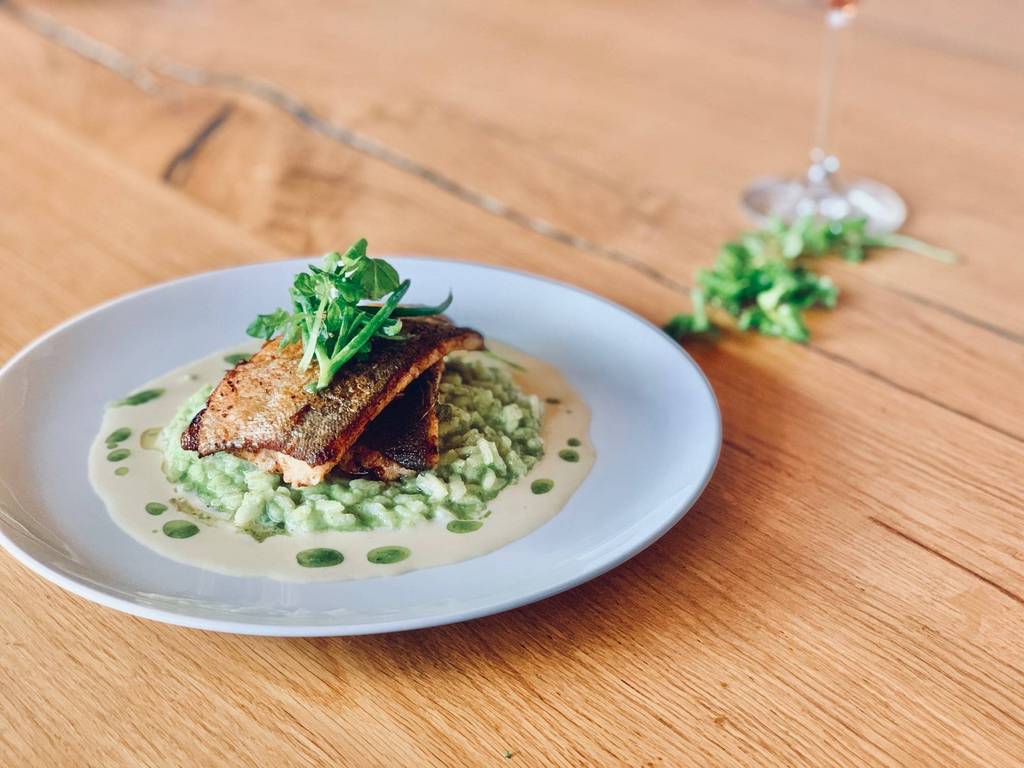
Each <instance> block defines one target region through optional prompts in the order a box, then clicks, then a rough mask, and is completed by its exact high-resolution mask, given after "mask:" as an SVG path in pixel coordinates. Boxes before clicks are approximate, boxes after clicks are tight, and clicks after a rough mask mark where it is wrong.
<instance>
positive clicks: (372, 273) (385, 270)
mask: <svg viewBox="0 0 1024 768" xmlns="http://www.w3.org/2000/svg"><path fill="white" fill-rule="evenodd" d="M359 280H360V284H361V285H362V286H363V293H365V294H366V298H368V299H374V300H376V299H381V298H383V297H384V296H387V295H388V294H389V293H391V292H392V291H394V290H395V289H397V288H398V285H399V283H401V282H402V281H401V279H400V278H399V277H398V270H396V269H395V268H394V267H392V266H391V265H390V264H388V263H387V262H386V261H384V260H383V259H367V260H366V261H365V262H363V266H362V268H361V269H360V272H359Z"/></svg>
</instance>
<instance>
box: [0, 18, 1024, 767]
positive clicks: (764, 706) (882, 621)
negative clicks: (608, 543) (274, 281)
mask: <svg viewBox="0 0 1024 768" xmlns="http://www.w3.org/2000/svg"><path fill="white" fill-rule="evenodd" d="M819 25H820V13H819V12H818V11H816V10H815V9H813V8H811V7H809V6H807V5H806V4H803V3H794V2H778V1H775V0H757V1H755V0H729V1H728V2H711V1H710V0H708V1H707V2H697V1H696V0H675V1H674V2H669V0H662V1H660V2H659V1H658V0H635V1H634V2H629V3H625V2H613V1H612V0H587V1H583V0H551V1H550V2H548V3H546V4H544V5H543V6H533V5H530V4H525V3H512V2H506V3H479V2H470V1H469V0H444V2H422V1H421V2H404V3H379V2H371V1H370V0H350V1H349V2H344V3H339V2H335V3H328V2H305V3H296V4H283V3H271V2H247V3H237V2H236V3H228V2H203V3H199V2H192V3H183V2H173V3H172V2H166V1H165V2H149V3H96V2H93V3H83V2H70V1H69V0H63V1H61V0H46V1H45V2H27V1H26V2H18V3H13V2H0V64H2V69H0V71H2V73H3V74H2V76H0V96H2V98H3V104H4V107H3V112H2V118H0V206H2V208H0V210H2V211H3V213H2V215H0V269H2V274H3V277H2V279H0V307H2V308H0V313H2V314H0V317H2V320H3V322H2V323H0V356H2V358H4V359H6V358H7V357H9V356H10V355H12V354H13V353H14V352H15V351H16V350H17V349H18V348H20V347H21V346H22V345H24V344H25V343H27V342H28V341H30V340H31V339H32V338H33V337H35V336H36V335H38V334H39V333H41V332H43V331H44V330H46V329H47V328H49V327H51V326H53V325H54V324H56V323H58V322H59V321H61V320H63V319H64V318H66V317H68V316H69V315H72V314H73V313H76V312H79V311H81V310H83V309H86V308H88V307H90V306H92V305H94V304H96V303H97V302H100V301H104V300H106V299H109V298H111V297H113V296H116V295H118V294H120V293H122V292H124V291H128V290H132V289H136V288H139V287H142V286H145V285H148V284H151V283H155V282H157V281H161V280H166V279H168V278H172V277H176V276H179V275H183V274H188V273H192V272H196V271H200V270H206V269H211V268H214V267H223V266H228V265H232V264H241V263H246V262H252V261H257V260H265V259H275V258H282V257H285V256H290V255H294V254H300V253H301V254H305V253H311V252H319V251H324V250H328V249H332V248H335V247H337V246H339V245H343V244H345V243H348V242H350V241H351V240H353V239H354V238H355V237H358V236H362V235H365V236H366V237H368V238H369V240H370V242H371V244H372V246H373V248H375V249H376V250H377V251H378V252H385V251H394V250H401V251H419V252H426V253H434V254H439V255H443V256H447V257H451V258H456V259H474V260H479V261H486V262H493V263H500V264H508V265H513V266H516V267H522V268H526V269H530V270H533V271H536V272H540V273H543V274H547V275H551V276H554V277H556V278H561V279H564V280H568V281H571V282H574V283H577V284H579V285H581V286H583V287H585V288H588V289H591V290H594V291H597V292H599V293H602V294H604V295H606V296H608V297H610V298H612V299H614V300H616V301H619V302H621V303H623V304H625V305H626V306H628V307H631V308H632V309H635V310H637V311H639V312H641V313H642V314H644V315H645V316H647V317H649V318H650V319H652V320H654V321H657V322H661V321H663V320H664V319H665V318H666V317H667V316H668V315H669V314H671V313H672V312H673V311H676V310H679V309H683V308H685V307H686V304H687V300H686V298H685V290H686V286H687V285H689V284H690V283H691V281H692V278H693V273H694V271H695V269H696V268H697V267H698V266H700V265H705V264H707V263H708V262H709V261H710V260H711V259H712V258H713V255H714V252H715V249H716V247H717V245H718V244H719V243H720V242H722V241H723V240H725V239H726V238H728V237H730V236H731V235H733V234H735V233H736V232H737V230H738V229H739V228H740V227H741V225H742V222H741V220H740V218H739V214H738V212H737V208H736V201H737V195H738V192H739V190H740V189H741V187H742V186H743V184H744V183H745V182H746V181H747V180H748V179H749V178H750V177H752V176H755V175H757V174H760V173H764V172H779V171H786V170H796V169H798V168H799V167H800V165H801V164H802V162H803V160H804V156H805V155H804V152H805V149H806V147H807V144H808V141H809V138H808V134H809V123H810V115H811V112H812V109H813V103H814V92H815V86H816V72H817V60H818V58H819V55H820V50H819V49H820V27H819ZM1022 28H1024V11H1022V7H1021V6H1020V4H1017V3H1007V2H1003V1H1002V0H978V2H975V3H971V4H965V3H956V2H953V0H945V1H944V2H926V0H886V2H877V3H866V4H865V7H864V10H863V14H862V19H861V20H860V21H859V23H858V25H857V29H856V31H855V33H854V34H853V37H852V39H851V40H850V41H849V44H848V46H847V48H846V50H845V52H844V55H845V60H846V62H847V63H848V66H846V67H845V68H844V70H843V72H842V73H841V75H840V85H841V88H840V102H839V106H838V108H837V112H838V114H837V124H838V128H837V132H836V138H837V143H838V149H839V152H840V155H841V156H842V157H843V158H844V160H845V161H846V163H847V166H848V167H849V168H850V169H851V171H853V172H856V171H863V172H866V173H870V174H872V175H876V176H878V177H880V178H882V179H884V180H886V181H888V182H889V183H891V184H893V185H894V186H895V187H897V188H898V189H899V190H900V191H901V192H902V193H903V194H904V195H905V196H906V198H907V199H908V200H909V202H910V205H911V207H912V217H911V219H910V222H909V227H908V230H907V231H908V232H910V233H912V234H916V235H919V236H921V237H924V238H926V239H928V240H930V241H933V242H936V243H940V244H942V245H945V246H947V247H950V248H952V249H955V250H957V251H959V252H960V253H962V254H963V255H964V257H965V259H964V261H963V262H962V263H961V264H959V265H957V266H953V267H949V266H943V265H938V264H935V263H932V262H930V261H928V260H925V259H922V258H920V257H916V256H913V255H910V254H905V253H900V252H887V253H881V254H877V256H876V257H874V258H872V259H871V260H870V261H869V262H868V263H865V264H863V265H859V266H849V265H843V264H832V265H830V266H829V272H830V274H832V275H833V276H834V277H835V279H836V280H837V281H838V282H839V283H840V285H841V287H842V291H843V294H842V300H841V305H840V307H839V309H837V311H835V312H833V313H818V314H815V315H814V316H813V318H812V331H813V343H812V344H810V345H808V346H805V347H802V346H797V345H792V344H788V343H785V342H780V341H773V340H769V339H764V338H751V337H745V336H738V335H735V334H730V335H727V336H726V337H725V338H724V339H723V340H722V341H721V343H719V344H717V345H714V346H711V345H701V344H695V345H693V346H692V347H691V352H692V354H693V355H694V356H695V358H696V359H697V361H698V362H699V363H700V365H701V366H702V367H703V368H704V370H705V371H706V372H707V375H708V376H709V378H710V379H711V381H712V383H713V385H714V387H715V390H716V391H717V393H718V396H719V399H720V402H721V406H722V410H723V415H724V424H725V436H726V439H725V447H724V450H723V454H722V459H721V463H720V465H719V467H718V471H717V473H716V475H715V477H714V480H713V481H712V483H711V485H710V487H709V488H708V489H707V491H706V493H705V494H704V496H703V498H702V499H701V500H700V502H699V503H698V504H697V506H696V507H695V508H694V509H693V510H692V511H691V512H690V514H689V515H688V516H687V517H686V518H685V520H684V521H683V522H682V523H681V524H679V525H678V526H676V528H675V529H673V530H672V531H671V532H670V533H669V534H668V535H666V536H665V537H664V538H663V539H662V540H661V541H659V542H658V543H657V544H656V545H654V546H653V547H652V548H651V549H650V550H648V551H647V552H645V553H643V554H642V555H640V556H638V557H637V558H635V559H634V560H633V561H631V562H630V563H628V564H627V565H624V566H623V567H621V568H619V569H617V570H616V571H614V572H613V573H610V574H608V575H606V576H604V577H602V578H600V579H597V580H596V581H594V582H592V583H590V584H587V585H585V586H583V587H580V588H578V589H575V590H573V591H572V592H569V593H567V594H564V595H561V596H559V597H556V598H552V599H550V600H547V601H545V602H543V603H540V604H538V605H534V606H530V607H527V608H523V609H520V610H517V611H513V612H511V613H507V614H505V615H501V616H495V617H491V618H488V619H483V620H479V621H475V622H471V623H468V624H462V625H457V626H451V627H446V628H442V629H435V630H425V631H418V632H410V633H406V634H399V635H393V636H382V637H365V638H351V639H344V638H342V639H329V640H275V639H257V638H249V637H232V636H218V635H212V634H205V633H202V632H197V631H191V630H186V629H179V628H175V627H170V626H163V625H159V624H155V623H151V622H146V621H142V620H140V619H136V618H132V617H129V616H124V615H121V614H118V613H115V612H113V611H110V610H107V609H104V608H100V607H98V606H95V605H92V604H90V603H87V602H85V601H83V600H80V599H78V598H76V597H73V596H71V595H69V594H67V593H65V592H63V591H61V590H60V589H58V588H56V587H54V586H51V585H50V584H48V583H46V582H44V581H43V580H41V579H39V578H37V577H36V576H34V575H32V574H31V573H30V572H29V571H27V570H26V569H24V568H22V567H20V566H19V565H18V564H17V563H16V562H15V561H14V560H13V559H12V558H10V557H9V556H6V555H3V556H0V576H2V578H3V582H4V588H3V590H2V592H0V648H2V652H3V655H2V659H0V662H2V663H0V705H2V706H0V765H3V766H5V767H6V766H12V767H13V766H19V767H20V766H104V767H108V766H185V765H188V766H212V765H232V766H261V767H264V768H265V767H267V766H284V765H289V766H293V765H310V766H312V765H351V766H376V765H381V766H384V765H387V766H413V765H416V766H419V765H451V766H477V765H480V766H485V765H519V766H548V765H553V766H569V765H579V766H620V765H623V766H626V765H628V766H690V765H693V766H697V765H723V766H733V765H807V766H826V765H843V766H869V765H913V766H919V765H920V766H925V765H927V766H933V765H948V766H969V765H975V766H1020V765H1022V764H1024V639H1022V638H1024V514H1022V508H1024V484H1022V480H1021V477H1022V474H1024V466H1022V458H1024V451H1022V447H1024V446H1022V442H1024V385H1022V380H1024V309H1022V302H1021V300H1022V297H1024V257H1022V256H1021V246H1020V238H1021V232H1022V231H1024V229H1022V225H1024V217H1022V215H1021V212H1022V203H1021V201H1022V199H1024V152H1022V151H1021V150H1022V143H1024V87H1022V83H1024V76H1022V69H1024V54H1022V52H1021V47H1020V43H1019V37H1020V32H1021V29H1022ZM506 750H508V751H509V752H510V753H511V757H506V756H505V755H504V754H503V753H505V751H506Z"/></svg>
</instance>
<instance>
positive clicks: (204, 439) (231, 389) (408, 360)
mask: <svg viewBox="0 0 1024 768" xmlns="http://www.w3.org/2000/svg"><path fill="white" fill-rule="evenodd" d="M402 336H403V337H404V338H402V339H401V340H397V339H396V340H386V339H377V340H375V341H374V343H373V347H372V350H371V352H370V354H369V355H368V356H367V357H366V358H365V359H363V360H358V361H355V360H353V361H350V362H349V363H348V364H346V365H345V367H344V368H342V369H341V371H340V372H339V373H338V375H337V376H335V378H334V381H332V382H331V384H330V385H329V386H328V387H327V388H326V389H323V390H321V391H319V392H315V393H314V392H308V391H307V390H306V385H307V384H309V383H310V382H313V381H315V380H316V378H317V368H316V365H315V363H314V364H313V365H310V367H309V368H308V369H307V370H306V371H305V372H303V371H300V370H299V368H298V362H299V359H300V358H301V356H302V348H301V345H299V344H291V345H289V346H287V347H284V348H281V346H280V344H279V343H278V342H277V340H271V341H269V342H267V343H266V344H264V345H263V348H262V349H260V351H259V352H257V353H256V354H255V355H253V357H252V358H251V359H250V360H248V361H246V362H244V363H240V364H239V365H237V366H236V367H235V368H233V369H232V370H230V371H228V372H227V374H225V376H224V378H223V379H221V381H220V383H219V384H218V385H217V387H216V388H215V389H214V390H213V392H212V393H211V394H210V397H209V399H208V400H207V402H206V408H204V409H203V410H202V411H200V412H199V413H198V414H196V416H195V418H194V419H193V420H192V423H191V424H190V425H189V427H188V429H186V430H185V432H184V433H183V434H182V437H181V445H182V447H183V448H185V449H186V450H194V451H197V452H198V453H199V455H200V456H208V455H210V454H212V453H217V452H218V451H227V452H229V453H233V454H235V455H237V456H240V457H242V458H245V459H248V460H250V461H253V462H254V463H255V464H256V465H257V466H259V467H260V468H261V469H265V470H267V471H272V472H278V473H280V474H281V475H282V476H283V478H284V480H285V482H287V483H290V484H292V485H315V484H316V483H318V482H320V481H322V480H323V478H324V476H325V475H326V474H327V473H328V472H329V471H330V470H331V469H332V468H333V467H334V466H335V465H336V464H337V463H338V462H339V461H340V460H341V459H342V458H343V457H344V456H345V454H346V453H347V452H348V450H349V449H350V448H351V447H352V446H353V445H354V444H355V442H356V441H357V440H358V438H359V436H360V435H362V434H363V431H364V430H365V429H366V426H367V425H368V424H369V423H370V422H371V421H373V419H375V418H376V417H377V416H378V415H379V414H380V413H381V411H383V410H384V408H385V407H386V406H387V405H388V404H389V403H390V402H391V401H392V400H393V399H394V398H395V397H396V396H397V395H398V394H399V393H400V392H402V391H404V390H405V388H406V387H407V386H408V385H409V384H410V383H411V382H412V381H414V380H415V379H416V378H418V377H419V376H420V374H422V373H423V372H424V371H426V370H427V369H428V368H431V367H432V366H434V365H436V364H437V363H439V362H441V361H442V360H443V359H444V356H445V355H447V354H448V353H449V352H453V351H455V350H457V349H480V348H481V347H482V346H483V337H482V336H481V335H480V334H479V333H477V332H476V331H474V330H472V329H470V328H460V327H457V326H455V325H453V324H452V323H451V322H450V321H448V320H447V319H445V318H441V317H432V318H407V319H405V320H403V324H402Z"/></svg>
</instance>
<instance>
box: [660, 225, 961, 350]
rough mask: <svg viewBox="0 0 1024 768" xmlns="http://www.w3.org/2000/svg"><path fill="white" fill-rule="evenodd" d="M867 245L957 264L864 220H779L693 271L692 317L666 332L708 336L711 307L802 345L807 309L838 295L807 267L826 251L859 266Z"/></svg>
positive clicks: (678, 318) (746, 326)
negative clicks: (874, 230) (872, 229)
mask: <svg viewBox="0 0 1024 768" xmlns="http://www.w3.org/2000/svg"><path fill="white" fill-rule="evenodd" d="M871 248H903V249H905V250H908V251H913V252H915V253H920V254H922V255H925V256H929V257H930V258H934V259H938V260H939V261H943V262H946V263H953V262H955V261H956V255H955V254H954V253H952V252H951V251H947V250H944V249H942V248H936V247H935V246H932V245H928V244H927V243H923V242H921V241H920V240H915V239H914V238H912V237H908V236H906V235H900V234H889V235H880V236H876V235H869V234H868V233H867V221H866V220H865V219H862V218H858V219H844V220H842V221H819V220H817V219H814V218H812V217H805V218H802V219H799V220H797V221H795V222H793V223H792V224H790V225H788V226H787V225H785V224H783V223H782V222H781V221H777V220H776V221H772V222H769V223H768V224H767V225H766V226H765V227H764V228H763V229H760V230H754V231H750V232H744V233H742V234H741V235H740V237H739V239H738V240H736V241H734V242H729V243H725V245H723V246H722V247H721V248H720V249H719V252H718V257H717V259H716V260H715V264H714V266H713V267H712V268H711V269H702V270H700V271H699V272H698V273H697V287H696V288H694V289H693V290H692V291H691V293H690V297H691V300H692V303H693V312H692V313H690V314H687V313H680V314H677V315H675V316H674V317H672V318H671V319H670V320H669V321H668V322H667V323H666V324H665V326H664V328H665V332H666V333H668V334H669V335H670V336H672V337H674V338H676V339H683V338H687V337H692V336H707V335H710V334H712V333H713V332H714V331H715V330H716V326H715V325H714V323H712V322H711V321H710V320H709V319H708V315H707V307H708V306H711V307H714V308H715V309H717V310H719V311H720V312H722V313H724V314H726V315H728V316H729V317H730V318H732V319H733V321H734V322H735V324H736V327H738V328H739V329H740V330H743V331H748V330H749V331H757V332H758V333H762V334H764V335H767V336H778V337H781V338H784V339H789V340H790V341H795V342H800V343H802V342H806V341H807V340H808V339H809V338H810V334H809V332H808V330H807V325H806V323H805V322H804V317H803V312H804V310H806V309H811V308H812V307H825V308H826V309H832V308H833V307H835V305H836V302H837V300H838V297H839V289H838V288H837V287H836V285H835V283H834V282H833V281H832V280H831V279H830V278H829V277H827V276H824V275H818V274H816V273H815V272H813V271H811V270H810V269H809V268H808V267H807V263H808V262H809V261H810V260H811V259H813V258H817V257H820V256H826V255H830V254H836V255H839V256H841V257H842V258H843V259H845V260H846V261H852V262H861V261H864V259H865V258H866V256H867V253H868V250H869V249H871Z"/></svg>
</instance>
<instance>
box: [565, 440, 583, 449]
mask: <svg viewBox="0 0 1024 768" xmlns="http://www.w3.org/2000/svg"><path fill="white" fill-rule="evenodd" d="M565 442H566V444H568V445H571V446H572V447H573V448H578V447H579V446H581V445H583V443H581V442H580V439H579V438H578V437H570V438H569V439H568V440H566V441H565Z"/></svg>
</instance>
